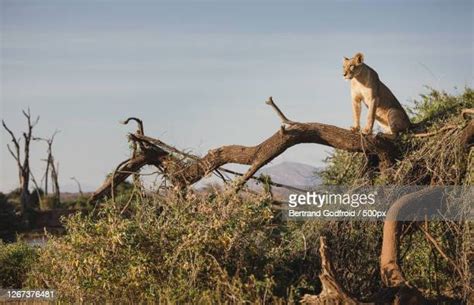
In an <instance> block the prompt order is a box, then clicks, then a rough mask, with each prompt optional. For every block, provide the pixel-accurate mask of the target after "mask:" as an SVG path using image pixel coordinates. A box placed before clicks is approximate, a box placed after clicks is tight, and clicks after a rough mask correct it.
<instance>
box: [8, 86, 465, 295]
mask: <svg viewBox="0 0 474 305" xmlns="http://www.w3.org/2000/svg"><path fill="white" fill-rule="evenodd" d="M472 108H474V91H473V90H471V89H469V88H466V89H465V90H464V92H463V93H461V94H459V95H456V96H454V95H449V94H446V93H443V92H439V91H436V90H430V92H429V93H428V94H426V95H422V96H421V99H420V100H419V101H418V102H417V103H416V104H415V106H414V107H413V109H412V118H413V120H415V121H425V122H427V124H426V126H427V128H428V129H427V130H426V132H425V134H424V135H423V136H420V137H415V136H413V135H412V134H406V135H403V136H401V137H399V138H398V139H397V140H396V147H397V148H398V149H399V151H400V155H399V156H398V158H397V160H396V162H394V163H393V164H391V166H390V167H387V168H385V169H384V170H383V171H381V170H379V169H377V167H373V166H372V163H373V160H371V158H370V156H367V155H366V154H364V153H363V152H348V151H345V150H337V149H336V150H335V151H334V152H333V154H332V155H331V157H329V158H328V160H327V167H326V170H325V171H324V173H323V178H324V182H325V183H326V184H338V185H341V184H343V185H350V186H362V185H390V184H397V185H466V186H471V185H472V183H473V179H474V153H473V149H472V147H470V148H466V147H465V145H462V143H461V141H462V133H463V132H464V130H465V127H466V126H467V124H469V120H468V119H466V118H465V117H464V116H463V115H462V114H461V112H462V110H463V109H472ZM466 149H467V150H466ZM271 188H272V186H271V181H268V183H267V185H266V188H265V190H264V191H263V192H261V193H258V194H255V193H253V192H249V191H247V190H246V189H245V188H243V189H242V190H240V192H236V191H235V185H233V184H229V185H227V186H224V187H222V188H216V189H210V190H208V191H207V192H197V191H195V190H193V189H190V188H188V189H183V188H176V187H174V188H173V187H171V188H167V189H166V190H162V191H160V192H155V193H150V192H146V191H143V190H142V189H140V188H139V187H138V186H137V187H135V188H134V187H127V188H123V189H122V190H120V191H118V192H115V194H114V196H113V198H110V196H109V198H106V199H101V200H100V201H98V202H97V203H96V206H95V208H94V209H92V210H91V211H90V212H89V213H78V214H75V215H73V216H70V217H68V218H65V219H64V226H65V228H66V232H67V233H66V234H65V235H63V236H49V240H48V242H47V244H46V245H45V246H44V247H42V248H31V247H28V246H26V245H25V244H23V243H21V242H19V243H15V244H5V243H0V280H1V281H0V283H1V285H2V286H3V287H16V288H19V287H30V288H38V287H42V288H51V289H56V290H57V291H58V297H59V299H60V300H62V301H65V302H66V303H77V302H84V303H104V302H113V303H115V302H127V303H138V302H146V301H149V302H157V303H161V304H167V303H178V304H182V303H193V304H206V303H208V304H215V303H228V304H243V303H249V304H254V303H256V304H265V303H272V304H273V303H298V302H299V301H300V300H301V299H302V297H303V296H304V295H305V294H310V295H317V294H318V293H319V292H320V291H321V289H322V285H321V282H320V280H319V278H318V275H319V274H320V272H321V257H320V252H319V251H318V249H319V237H320V236H324V237H325V238H326V240H327V243H328V248H329V249H330V253H331V256H330V258H331V260H332V264H333V267H334V271H335V274H336V278H337V280H338V282H339V284H341V286H342V287H344V288H345V289H346V290H347V292H348V293H349V294H350V295H351V296H352V297H354V298H355V299H357V300H360V301H371V300H373V297H374V295H376V294H377V293H378V292H379V291H380V290H381V289H382V288H383V287H382V281H381V280H380V268H379V260H380V249H381V246H382V227H383V223H382V222H357V221H352V222H317V221H308V222H287V221H284V220H282V217H281V210H279V209H276V208H275V205H274V200H273V198H272V194H271ZM0 199H1V200H2V201H1V204H2V209H4V210H5V211H11V210H12V209H13V208H12V205H11V204H10V203H9V201H8V200H7V199H6V197H5V196H3V197H0ZM2 215H3V214H2ZM5 215H9V216H4V217H15V213H6V214H5ZM12 219H13V218H12ZM0 223H1V222H0ZM402 228H403V232H402V233H401V237H400V255H399V264H401V265H402V266H403V272H404V276H405V278H406V280H407V281H408V282H409V283H410V284H412V285H414V286H415V287H417V289H418V290H419V291H420V292H421V293H422V294H423V295H424V296H425V297H426V298H427V299H428V300H431V301H433V302H435V303H439V304H468V300H469V298H470V297H472V292H473V291H472V287H471V285H470V283H471V279H472V274H471V270H470V269H471V268H470V267H471V261H470V259H471V258H470V257H469V255H470V253H472V244H471V235H472V232H471V223H470V222H468V221H465V222H453V221H443V222H441V221H438V222H425V223H412V224H405V225H404V226H403V227H402ZM390 302H395V301H394V300H391V301H390Z"/></svg>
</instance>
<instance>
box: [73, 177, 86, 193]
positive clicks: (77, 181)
mask: <svg viewBox="0 0 474 305" xmlns="http://www.w3.org/2000/svg"><path fill="white" fill-rule="evenodd" d="M70 179H71V180H73V181H74V182H76V184H77V188H78V190H79V194H80V195H81V197H82V196H83V195H84V193H83V192H82V187H81V183H80V182H79V180H77V179H76V177H71V178H70Z"/></svg>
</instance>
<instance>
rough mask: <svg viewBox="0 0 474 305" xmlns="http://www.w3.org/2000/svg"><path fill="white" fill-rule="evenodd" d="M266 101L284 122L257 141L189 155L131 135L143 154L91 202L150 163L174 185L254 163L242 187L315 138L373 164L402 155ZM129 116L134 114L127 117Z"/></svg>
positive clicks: (382, 142) (381, 141)
mask: <svg viewBox="0 0 474 305" xmlns="http://www.w3.org/2000/svg"><path fill="white" fill-rule="evenodd" d="M266 103H267V104H268V105H270V106H271V107H272V108H273V109H274V110H275V111H276V112H277V114H278V116H279V117H280V119H281V121H282V126H281V127H280V129H279V130H278V131H277V132H276V133H274V134H273V135H272V136H271V137H269V138H268V139H266V140H265V141H263V142H262V143H260V144H258V145H256V146H242V145H229V146H222V147H219V148H217V149H213V150H210V151H209V152H208V153H207V154H206V155H205V156H203V157H200V158H198V157H190V156H189V155H187V154H184V153H183V152H180V151H178V150H177V149H175V148H174V147H172V146H171V145H168V144H166V143H164V142H162V141H161V140H159V139H155V138H151V137H149V136H145V135H143V133H141V132H137V133H133V134H130V135H129V139H130V140H131V141H133V142H134V143H137V145H138V147H139V148H140V149H139V153H136V154H135V155H134V156H132V158H129V159H127V160H124V161H123V162H121V163H120V164H119V166H117V169H116V171H115V173H114V175H112V176H110V177H109V178H108V179H107V180H106V181H105V182H104V184H103V185H102V186H101V187H100V188H99V189H97V190H96V191H95V192H94V193H93V195H92V196H91V198H90V201H92V202H93V201H97V200H98V199H100V198H102V197H104V196H107V195H110V192H111V190H112V186H117V185H118V184H120V183H121V182H123V181H125V180H126V179H127V178H128V177H129V176H130V175H132V174H135V173H136V172H137V171H138V170H140V169H141V168H142V167H143V166H145V165H152V166H156V167H157V168H158V169H159V170H160V172H162V173H163V175H164V176H165V177H166V178H167V179H168V180H169V182H171V184H173V185H174V186H176V187H179V188H183V187H187V186H189V185H192V184H194V183H196V182H198V181H199V180H201V179H202V178H203V177H205V176H207V175H208V174H210V173H212V172H214V171H216V170H219V168H220V167H221V166H223V165H225V164H228V163H237V164H243V165H250V168H249V169H248V171H247V172H246V173H245V174H244V175H243V176H242V177H241V178H240V180H239V182H238V186H242V185H243V184H245V182H246V181H247V180H249V179H250V178H251V177H252V176H253V175H254V174H255V173H256V172H257V171H258V170H259V169H260V168H261V167H262V166H264V165H266V164H267V163H268V162H270V161H272V160H273V159H274V158H276V157H277V156H279V155H280V154H282V153H283V152H284V151H285V150H287V149H288V148H290V147H292V146H294V145H297V144H301V143H315V144H321V145H326V146H330V147H334V148H338V149H343V150H347V151H351V152H363V153H365V154H367V155H368V156H373V159H376V162H373V164H374V165H375V166H378V168H379V169H380V170H384V169H385V168H388V167H390V166H391V165H392V164H393V162H394V161H395V159H396V158H397V156H398V152H397V149H396V146H395V145H394V144H393V143H392V141H391V140H390V139H387V138H385V137H384V136H379V135H363V134H360V133H353V132H351V131H350V130H347V129H343V128H340V127H336V126H332V125H327V124H321V123H299V122H294V121H290V120H289V119H287V118H286V116H285V115H284V114H283V113H282V112H281V110H280V109H279V108H278V107H277V106H276V105H275V103H274V102H273V99H272V98H271V97H270V98H269V100H268V101H267V102H266ZM128 121H130V119H129V120H126V121H125V122H128ZM137 122H138V121H137ZM138 124H139V125H140V126H141V127H140V128H139V129H141V130H143V126H142V123H141V121H140V122H138Z"/></svg>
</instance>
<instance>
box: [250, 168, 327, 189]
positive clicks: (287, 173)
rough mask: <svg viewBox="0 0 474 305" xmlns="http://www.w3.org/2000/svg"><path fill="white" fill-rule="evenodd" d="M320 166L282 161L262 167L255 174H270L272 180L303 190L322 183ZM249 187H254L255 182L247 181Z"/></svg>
mask: <svg viewBox="0 0 474 305" xmlns="http://www.w3.org/2000/svg"><path fill="white" fill-rule="evenodd" d="M321 170H322V169H321V168H318V167H314V166H311V165H308V164H303V163H298V162H282V163H280V164H276V165H272V166H269V167H264V168H262V169H260V170H259V171H258V172H257V174H256V175H255V176H257V177H258V176H260V175H261V174H264V175H267V176H270V177H271V179H272V181H273V182H276V183H281V184H285V185H289V186H292V187H296V188H299V189H303V190H309V189H311V188H313V187H315V186H317V185H320V184H321V183H322V179H321V176H320V175H319V173H320V172H321ZM248 185H249V186H250V187H252V188H253V187H256V186H257V183H256V182H255V181H254V180H252V181H250V182H249V183H248Z"/></svg>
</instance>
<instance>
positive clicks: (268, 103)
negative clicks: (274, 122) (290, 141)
mask: <svg viewBox="0 0 474 305" xmlns="http://www.w3.org/2000/svg"><path fill="white" fill-rule="evenodd" d="M265 104H267V105H270V106H271V107H272V108H273V109H274V110H275V111H276V113H277V114H278V116H279V117H280V119H281V121H282V123H284V124H288V125H292V124H298V123H297V122H293V121H291V120H289V119H288V118H287V117H286V116H285V115H284V114H283V112H282V111H281V110H280V108H278V106H277V105H276V104H275V103H274V102H273V98H272V97H271V96H270V97H269V98H268V100H267V101H265Z"/></svg>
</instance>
